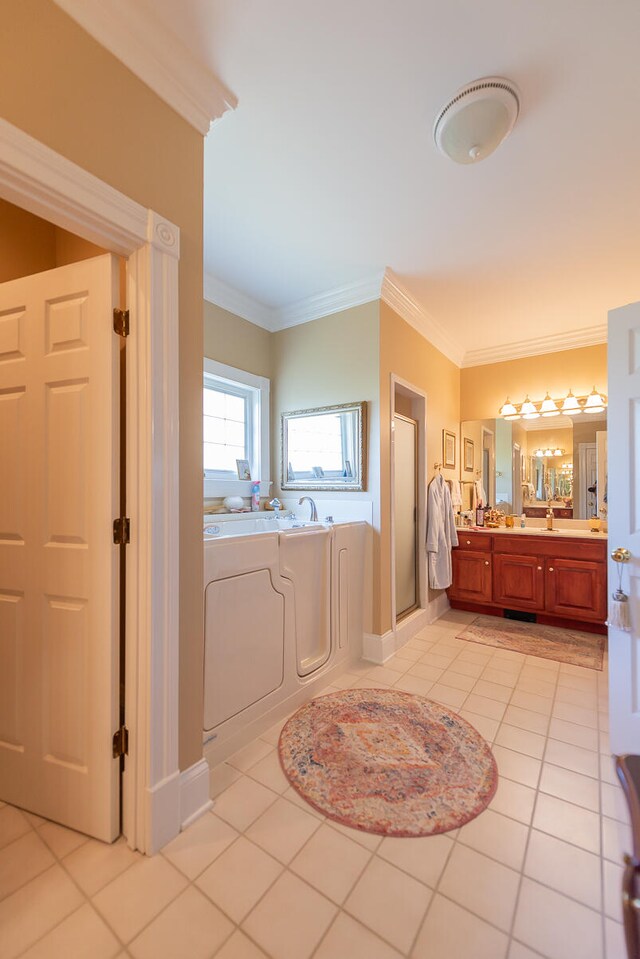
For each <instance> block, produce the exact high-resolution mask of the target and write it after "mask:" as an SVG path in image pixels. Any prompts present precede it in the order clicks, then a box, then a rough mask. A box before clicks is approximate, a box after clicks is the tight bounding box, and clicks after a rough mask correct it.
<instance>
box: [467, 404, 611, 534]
mask: <svg viewBox="0 0 640 959" xmlns="http://www.w3.org/2000/svg"><path fill="white" fill-rule="evenodd" d="M606 437H607V414H606V413H597V414H584V413H582V414H579V415H578V416H576V417H573V418H572V417H570V416H564V415H560V416H554V417H549V418H546V419H545V418H543V417H540V418H539V419H535V420H528V421H527V420H522V419H521V420H517V421H512V422H510V421H508V420H505V419H502V418H496V419H487V420H468V421H466V422H464V423H462V424H461V445H462V448H461V463H462V468H461V474H460V478H461V481H462V492H463V509H467V508H470V507H471V505H472V500H473V498H474V495H475V496H476V497H477V496H478V495H479V494H482V493H483V494H484V496H485V497H486V499H485V502H488V503H489V504H490V505H491V506H496V507H497V508H498V509H503V510H504V511H505V512H506V513H515V514H516V515H519V514H520V513H525V514H526V515H527V516H531V517H541V516H544V515H545V512H546V509H547V506H548V505H549V504H551V506H552V507H553V509H554V512H555V513H556V516H558V517H559V518H562V519H583V520H586V519H590V518H591V517H592V516H606V504H607V475H606ZM474 484H479V485H477V486H475V487H474Z"/></svg>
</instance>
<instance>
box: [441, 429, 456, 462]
mask: <svg viewBox="0 0 640 959" xmlns="http://www.w3.org/2000/svg"><path fill="white" fill-rule="evenodd" d="M442 465H443V466H444V468H445V469H454V468H455V465H456V434H455V433H450V432H449V430H443V431H442Z"/></svg>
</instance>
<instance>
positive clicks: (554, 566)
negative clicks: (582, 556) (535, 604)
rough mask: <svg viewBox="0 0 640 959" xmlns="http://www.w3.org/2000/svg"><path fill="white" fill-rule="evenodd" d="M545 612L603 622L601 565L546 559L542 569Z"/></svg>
mask: <svg viewBox="0 0 640 959" xmlns="http://www.w3.org/2000/svg"><path fill="white" fill-rule="evenodd" d="M545 597H546V602H545V609H546V610H547V612H549V613H555V614H556V615H558V616H566V617H568V618H570V619H584V620H591V621H597V622H604V619H605V616H606V614H607V572H606V567H605V565H604V563H597V562H586V561H585V560H579V559H554V558H552V559H549V560H547V563H546V570H545Z"/></svg>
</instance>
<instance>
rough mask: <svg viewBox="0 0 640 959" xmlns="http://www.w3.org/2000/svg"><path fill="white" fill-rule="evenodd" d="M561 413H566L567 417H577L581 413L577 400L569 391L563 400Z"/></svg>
mask: <svg viewBox="0 0 640 959" xmlns="http://www.w3.org/2000/svg"><path fill="white" fill-rule="evenodd" d="M562 412H563V413H566V414H567V416H577V414H578V413H582V407H581V406H580V404H579V403H578V400H577V399H576V397H575V396H574V395H573V393H572V391H571V390H569V392H568V393H567V395H566V396H565V398H564V402H563V404H562Z"/></svg>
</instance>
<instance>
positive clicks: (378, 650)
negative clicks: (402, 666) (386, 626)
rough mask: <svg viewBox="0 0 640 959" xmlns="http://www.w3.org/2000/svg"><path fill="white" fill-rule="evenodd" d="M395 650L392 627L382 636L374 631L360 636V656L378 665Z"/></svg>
mask: <svg viewBox="0 0 640 959" xmlns="http://www.w3.org/2000/svg"><path fill="white" fill-rule="evenodd" d="M395 651H396V637H395V634H394V632H393V630H392V629H390V630H389V631H388V632H386V633H385V634H384V635H383V636H378V635H377V634H376V633H365V634H364V636H363V637H362V658H363V659H366V660H367V661H368V662H370V663H377V664H378V665H379V666H381V665H382V663H384V662H385V660H387V659H389V658H390V657H391V656H393V654H394V653H395Z"/></svg>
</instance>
